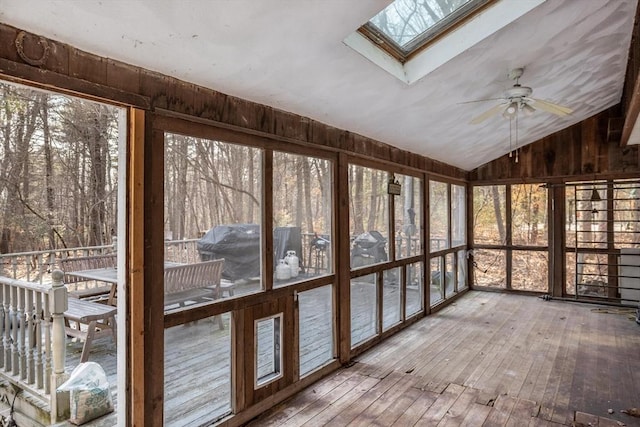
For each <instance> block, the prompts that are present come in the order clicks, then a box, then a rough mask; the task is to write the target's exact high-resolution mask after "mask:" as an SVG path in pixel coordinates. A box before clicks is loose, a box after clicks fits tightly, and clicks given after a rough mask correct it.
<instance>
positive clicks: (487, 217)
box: [473, 185, 507, 245]
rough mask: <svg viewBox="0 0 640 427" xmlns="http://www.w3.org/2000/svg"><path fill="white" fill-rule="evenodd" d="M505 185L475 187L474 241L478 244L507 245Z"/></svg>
mask: <svg viewBox="0 0 640 427" xmlns="http://www.w3.org/2000/svg"><path fill="white" fill-rule="evenodd" d="M505 191H506V190H505V186H504V185H488V186H478V187H473V241H474V243H476V244H489V245H505V244H506V243H507V232H506V223H505V221H506V218H505V216H506V207H505V204H506V197H505Z"/></svg>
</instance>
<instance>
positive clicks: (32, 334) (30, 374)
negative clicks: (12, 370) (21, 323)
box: [25, 289, 36, 384]
mask: <svg viewBox="0 0 640 427" xmlns="http://www.w3.org/2000/svg"><path fill="white" fill-rule="evenodd" d="M26 292H27V306H26V309H25V317H26V319H27V333H28V334H29V339H28V340H27V346H26V348H25V351H26V353H27V362H26V363H27V372H26V374H27V378H26V380H27V384H33V383H34V382H35V367H34V366H33V349H34V348H35V339H36V331H35V317H36V315H35V312H34V311H33V310H34V305H33V296H34V291H33V290H31V289H27V290H26Z"/></svg>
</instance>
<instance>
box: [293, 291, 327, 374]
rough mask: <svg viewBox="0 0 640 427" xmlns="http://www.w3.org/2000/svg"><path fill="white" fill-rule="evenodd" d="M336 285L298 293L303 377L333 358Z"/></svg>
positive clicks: (301, 371) (301, 372) (301, 370)
mask: <svg viewBox="0 0 640 427" xmlns="http://www.w3.org/2000/svg"><path fill="white" fill-rule="evenodd" d="M333 318H334V317H333V286H332V285H327V286H322V287H319V288H315V289H311V290H309V291H304V292H300V293H299V294H298V322H299V325H300V326H299V328H300V330H299V339H298V341H299V343H298V345H299V354H300V376H301V377H303V376H305V375H307V374H309V373H310V372H313V371H314V370H315V369H317V368H319V367H321V366H323V365H325V364H326V363H328V362H330V361H331V360H333V353H334V349H333V342H334V338H333V331H334V328H333Z"/></svg>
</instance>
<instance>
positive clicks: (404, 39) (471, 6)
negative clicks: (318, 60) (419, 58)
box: [361, 0, 492, 60]
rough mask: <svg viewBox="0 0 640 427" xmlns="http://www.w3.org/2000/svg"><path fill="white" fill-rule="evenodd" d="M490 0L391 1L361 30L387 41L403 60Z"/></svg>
mask: <svg viewBox="0 0 640 427" xmlns="http://www.w3.org/2000/svg"><path fill="white" fill-rule="evenodd" d="M490 1H492V0H395V1H394V2H393V3H391V4H390V5H389V6H387V7H386V8H385V9H383V10H382V11H381V12H380V13H378V14H377V15H376V16H374V17H373V18H371V19H370V20H369V22H368V23H367V24H365V26H364V27H363V28H362V29H361V30H362V32H363V33H364V34H365V35H367V36H369V37H371V36H373V38H375V37H376V36H379V37H382V38H383V39H385V41H387V42H389V43H391V45H392V48H393V50H395V51H396V52H395V53H397V54H399V56H400V57H401V58H399V59H402V60H406V59H408V56H410V54H411V53H412V52H413V51H415V50H417V49H419V48H420V47H421V46H423V45H424V44H425V43H427V42H428V41H429V40H431V39H433V38H435V37H437V36H438V35H440V34H442V33H444V32H446V31H447V30H448V29H449V28H450V27H452V26H453V25H455V24H456V23H458V22H460V21H463V20H464V19H466V18H467V17H469V16H471V15H473V13H474V12H475V11H477V10H478V9H480V8H481V7H482V6H483V5H485V4H487V3H489V2H490ZM372 33H373V34H372ZM376 41H377V40H376ZM392 53H393V52H392Z"/></svg>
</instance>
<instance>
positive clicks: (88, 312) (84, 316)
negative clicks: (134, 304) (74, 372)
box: [64, 298, 117, 362]
mask: <svg viewBox="0 0 640 427" xmlns="http://www.w3.org/2000/svg"><path fill="white" fill-rule="evenodd" d="M68 303H69V307H68V309H67V311H65V312H64V319H65V330H66V333H67V336H70V337H74V338H79V339H81V340H83V341H84V346H83V347H82V355H81V357H80V362H86V361H87V360H88V359H89V351H90V350H91V343H92V342H93V340H94V339H95V338H99V337H102V336H105V335H111V336H112V338H113V342H114V343H116V342H117V335H116V312H117V309H116V308H115V307H113V306H110V305H107V304H100V303H97V302H93V301H87V300H82V299H78V298H68ZM71 322H73V323H74V325H72V323H71ZM82 325H87V328H86V330H83V329H82ZM74 326H75V327H74Z"/></svg>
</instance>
